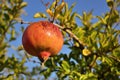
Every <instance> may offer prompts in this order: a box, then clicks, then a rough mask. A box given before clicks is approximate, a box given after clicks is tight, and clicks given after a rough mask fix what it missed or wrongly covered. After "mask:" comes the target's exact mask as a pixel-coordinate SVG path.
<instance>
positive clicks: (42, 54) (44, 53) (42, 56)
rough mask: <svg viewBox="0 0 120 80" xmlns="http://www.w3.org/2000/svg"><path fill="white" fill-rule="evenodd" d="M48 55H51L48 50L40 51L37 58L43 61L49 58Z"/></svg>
mask: <svg viewBox="0 0 120 80" xmlns="http://www.w3.org/2000/svg"><path fill="white" fill-rule="evenodd" d="M50 55H51V53H50V52H47V51H42V52H40V53H39V54H38V58H39V59H40V61H41V62H42V63H45V62H46V61H47V60H48V58H49V56H50Z"/></svg>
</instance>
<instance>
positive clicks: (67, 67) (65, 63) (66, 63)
mask: <svg viewBox="0 0 120 80" xmlns="http://www.w3.org/2000/svg"><path fill="white" fill-rule="evenodd" d="M61 67H62V68H63V69H64V70H65V71H66V73H69V72H70V70H69V69H70V65H69V64H68V62H67V61H65V60H63V61H62V63H61Z"/></svg>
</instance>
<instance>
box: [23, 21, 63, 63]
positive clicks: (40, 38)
mask: <svg viewBox="0 0 120 80" xmlns="http://www.w3.org/2000/svg"><path fill="white" fill-rule="evenodd" d="M22 44H23V47H24V49H25V50H26V52H28V53H29V54H30V55H33V56H37V57H38V58H39V59H40V60H41V61H42V62H44V61H45V60H47V59H48V58H49V57H50V56H54V55H57V54H58V53H59V51H60V50H61V48H62V45H63V36H62V33H61V31H60V30H59V28H58V27H57V26H56V25H54V24H53V23H51V22H48V21H39V22H33V23H31V24H30V25H29V26H28V27H27V28H26V30H25V31H24V33H23V36H22Z"/></svg>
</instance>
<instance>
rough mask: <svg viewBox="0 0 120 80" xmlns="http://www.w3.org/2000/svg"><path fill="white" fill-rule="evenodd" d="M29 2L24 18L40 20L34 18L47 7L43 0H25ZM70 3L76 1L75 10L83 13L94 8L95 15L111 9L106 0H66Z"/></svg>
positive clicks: (25, 19) (64, 49) (46, 0)
mask: <svg viewBox="0 0 120 80" xmlns="http://www.w3.org/2000/svg"><path fill="white" fill-rule="evenodd" d="M24 1H25V2H27V3H28V6H27V7H25V8H24V10H25V11H26V13H27V15H22V19H23V20H24V21H27V22H34V21H39V20H41V19H35V18H33V16H34V14H35V13H36V12H45V11H46V8H45V6H44V5H43V4H42V3H41V0H24ZM43 1H44V2H45V3H47V2H50V1H51V2H52V1H53V0H43ZM64 1H65V2H67V3H68V5H69V6H70V5H72V4H73V3H74V2H75V3H76V6H75V7H74V9H73V10H74V11H75V12H77V13H79V14H80V15H82V12H84V11H85V12H89V11H91V10H93V15H98V16H99V15H102V14H103V13H104V12H106V11H109V8H108V7H107V4H106V0H64ZM77 22H78V24H80V22H79V21H77ZM23 26H24V27H27V25H23ZM62 51H63V52H66V51H68V50H66V48H64V47H63V49H62Z"/></svg>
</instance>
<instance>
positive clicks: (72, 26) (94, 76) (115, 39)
mask: <svg viewBox="0 0 120 80" xmlns="http://www.w3.org/2000/svg"><path fill="white" fill-rule="evenodd" d="M0 3H1V4H0V16H1V19H0V23H1V24H0V66H2V67H0V72H1V73H0V78H1V79H3V78H6V79H8V80H9V78H10V79H19V78H21V79H22V77H20V76H21V74H23V75H25V76H26V79H28V80H29V79H32V77H34V76H37V75H43V76H44V77H45V78H46V79H47V78H49V76H50V75H51V74H52V73H55V74H56V76H57V79H58V80H64V79H67V80H88V79H89V80H111V79H114V80H119V79H120V66H119V65H120V30H119V28H118V26H119V23H120V13H119V10H118V9H119V6H120V0H106V3H107V4H108V7H109V11H108V12H106V13H104V15H102V16H94V15H93V14H92V11H90V12H83V14H82V15H80V14H78V13H77V12H73V9H74V6H75V3H73V4H72V5H71V6H70V7H69V6H68V4H67V3H66V2H64V1H62V2H60V0H56V1H54V2H52V4H51V5H47V7H49V8H48V9H46V13H41V12H38V13H36V14H35V15H34V18H45V19H48V20H50V21H51V22H53V23H54V24H56V25H59V28H60V29H61V31H62V32H63V35H64V37H65V39H64V40H65V41H64V45H67V46H68V48H69V49H70V50H71V51H70V53H61V54H59V55H57V56H53V57H50V58H49V60H48V61H47V62H46V63H45V68H44V69H42V70H41V67H40V66H36V67H34V68H33V70H32V71H31V72H29V71H26V69H27V67H25V66H24V63H25V61H26V57H24V58H23V59H22V60H18V59H17V58H16V57H15V56H14V55H13V56H12V57H7V55H6V53H9V52H7V51H8V50H7V48H9V47H11V45H10V44H9V42H11V41H14V40H15V39H16V37H17V36H16V33H17V32H16V31H15V27H14V24H16V18H19V16H20V14H21V13H20V12H21V10H22V8H23V7H24V6H26V3H25V2H23V1H22V0H15V1H13V0H7V1H3V2H2V1H1V2H0ZM7 4H9V5H10V6H8V5H7ZM93 19H96V21H93ZM76 20H78V21H79V20H80V22H81V25H78V23H77V21H76ZM7 35H10V37H7ZM18 50H23V49H22V47H19V48H18ZM85 50H86V51H85ZM84 52H85V55H84ZM87 53H88V54H87ZM5 69H7V71H8V72H9V73H8V75H7V77H5V75H4V74H5ZM11 73H12V74H11ZM23 79H24V78H23Z"/></svg>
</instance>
